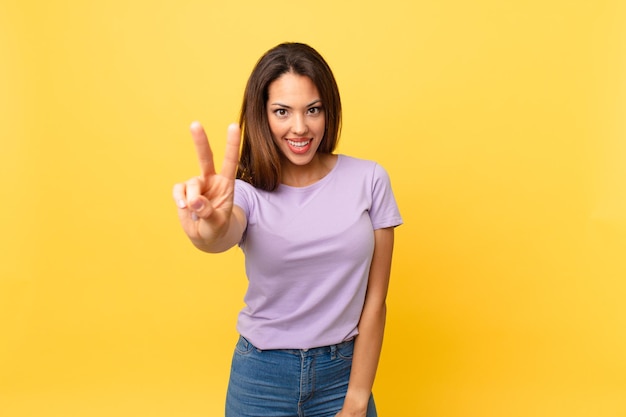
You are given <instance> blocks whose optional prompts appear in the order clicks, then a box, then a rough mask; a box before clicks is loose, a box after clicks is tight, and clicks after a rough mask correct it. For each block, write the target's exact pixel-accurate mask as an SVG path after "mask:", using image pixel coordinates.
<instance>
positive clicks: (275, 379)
mask: <svg viewBox="0 0 626 417" xmlns="http://www.w3.org/2000/svg"><path fill="white" fill-rule="evenodd" d="M353 351H354V341H348V342H343V343H340V344H338V345H332V346H325V347H320V348H314V349H285V350H260V349H257V348H256V347H254V346H253V345H252V343H250V342H249V341H248V340H246V339H245V338H244V337H243V336H241V337H240V338H239V341H238V342H237V346H236V347H235V353H234V354H233V362H232V367H231V372H230V381H229V383H228V394H227V396H226V417H334V416H335V414H337V413H338V412H339V411H340V410H341V407H342V405H343V400H344V398H345V396H346V391H347V389H348V381H349V379H350V368H351V367H352V353H353ZM376 416H377V414H376V406H375V405H374V398H373V397H370V401H369V406H368V409H367V417H376Z"/></svg>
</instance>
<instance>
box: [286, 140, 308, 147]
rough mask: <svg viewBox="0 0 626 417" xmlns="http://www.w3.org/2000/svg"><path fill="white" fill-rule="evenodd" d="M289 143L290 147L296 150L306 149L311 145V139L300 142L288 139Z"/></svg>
mask: <svg viewBox="0 0 626 417" xmlns="http://www.w3.org/2000/svg"><path fill="white" fill-rule="evenodd" d="M287 143H289V145H290V146H293V147H294V148H304V147H305V146H307V145H308V144H309V143H311V139H309V140H299V141H295V140H289V139H287Z"/></svg>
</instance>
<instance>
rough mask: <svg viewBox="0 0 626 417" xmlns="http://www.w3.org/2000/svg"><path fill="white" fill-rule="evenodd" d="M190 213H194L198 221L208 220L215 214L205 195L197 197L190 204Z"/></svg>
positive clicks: (193, 215)
mask: <svg viewBox="0 0 626 417" xmlns="http://www.w3.org/2000/svg"><path fill="white" fill-rule="evenodd" d="M189 211H190V212H191V213H192V217H195V218H198V219H207V218H209V217H211V215H212V214H213V212H214V210H213V206H212V205H211V202H210V201H209V200H208V199H207V198H206V197H205V196H203V195H199V196H197V197H196V198H195V199H194V200H193V201H191V202H190V203H189Z"/></svg>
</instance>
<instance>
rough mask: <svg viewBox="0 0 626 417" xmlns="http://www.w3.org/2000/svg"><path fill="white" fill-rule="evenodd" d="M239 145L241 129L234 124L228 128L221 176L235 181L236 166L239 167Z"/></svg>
mask: <svg viewBox="0 0 626 417" xmlns="http://www.w3.org/2000/svg"><path fill="white" fill-rule="evenodd" d="M240 143H241V129H240V128H239V125H237V124H236V123H232V124H230V125H229V126H228V134H227V138H226V149H225V150H224V162H223V163H222V171H221V175H223V176H224V177H227V178H230V179H235V176H236V174H237V166H238V165H239V145H240Z"/></svg>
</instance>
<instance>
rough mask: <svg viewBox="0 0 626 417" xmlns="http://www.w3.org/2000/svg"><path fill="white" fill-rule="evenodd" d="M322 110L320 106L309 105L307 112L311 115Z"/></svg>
mask: <svg viewBox="0 0 626 417" xmlns="http://www.w3.org/2000/svg"><path fill="white" fill-rule="evenodd" d="M321 112H322V108H321V107H319V106H318V107H311V108H309V110H308V113H309V114H311V115H318V114H320V113H321Z"/></svg>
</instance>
